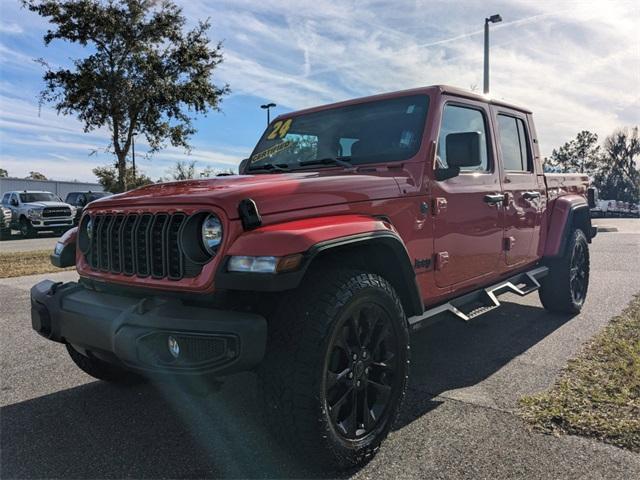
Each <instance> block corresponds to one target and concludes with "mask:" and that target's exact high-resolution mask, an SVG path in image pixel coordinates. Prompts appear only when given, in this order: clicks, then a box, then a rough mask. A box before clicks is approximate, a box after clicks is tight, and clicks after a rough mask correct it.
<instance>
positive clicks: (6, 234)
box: [0, 228, 11, 240]
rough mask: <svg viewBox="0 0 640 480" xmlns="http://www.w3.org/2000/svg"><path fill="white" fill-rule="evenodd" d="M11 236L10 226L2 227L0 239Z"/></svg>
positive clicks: (6, 238) (7, 238)
mask: <svg viewBox="0 0 640 480" xmlns="http://www.w3.org/2000/svg"><path fill="white" fill-rule="evenodd" d="M10 238H11V229H10V228H0V240H9V239H10Z"/></svg>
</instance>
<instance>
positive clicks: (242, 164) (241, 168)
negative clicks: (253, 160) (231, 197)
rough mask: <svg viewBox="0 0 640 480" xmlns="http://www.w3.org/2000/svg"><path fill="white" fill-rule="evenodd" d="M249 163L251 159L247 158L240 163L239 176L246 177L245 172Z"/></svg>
mask: <svg viewBox="0 0 640 480" xmlns="http://www.w3.org/2000/svg"><path fill="white" fill-rule="evenodd" d="M248 163H249V159H248V158H245V159H244V160H242V161H241V162H240V165H238V174H239V175H244V170H245V168H247V164H248Z"/></svg>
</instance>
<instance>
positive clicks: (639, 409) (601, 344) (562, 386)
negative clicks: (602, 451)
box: [519, 294, 640, 452]
mask: <svg viewBox="0 0 640 480" xmlns="http://www.w3.org/2000/svg"><path fill="white" fill-rule="evenodd" d="M519 410H520V413H521V415H522V416H523V417H524V418H525V419H526V420H527V421H528V422H530V423H531V424H532V425H533V426H534V428H535V429H537V430H541V431H545V432H548V433H553V434H559V433H568V434H573V435H581V436H585V437H591V438H595V439H598V440H601V441H603V442H606V443H610V444H613V445H616V446H618V447H622V448H626V449H629V450H631V451H634V452H640V294H638V295H636V296H635V298H634V300H633V301H632V302H631V303H630V304H629V306H628V307H627V308H626V309H625V310H624V312H623V313H622V314H621V315H619V316H617V317H615V318H613V319H612V320H611V322H610V323H609V325H608V326H607V327H606V328H605V329H604V330H603V331H602V332H601V333H600V334H598V335H596V336H595V337H594V338H593V339H592V340H591V341H589V342H588V343H587V344H586V345H585V346H584V348H583V349H582V351H581V352H580V354H579V355H578V356H577V357H576V358H574V359H572V360H570V361H569V363H568V365H567V367H566V368H565V369H564V370H563V372H562V373H561V375H560V376H559V378H558V380H557V381H556V383H555V385H554V386H553V387H552V388H551V390H549V391H547V392H543V393H539V394H536V395H532V396H527V397H524V398H522V399H521V400H520V409H519Z"/></svg>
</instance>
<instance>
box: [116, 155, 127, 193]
mask: <svg viewBox="0 0 640 480" xmlns="http://www.w3.org/2000/svg"><path fill="white" fill-rule="evenodd" d="M118 189H119V190H120V192H126V191H127V156H126V154H125V153H124V152H120V154H119V155H118Z"/></svg>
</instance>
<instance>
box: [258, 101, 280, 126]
mask: <svg viewBox="0 0 640 480" xmlns="http://www.w3.org/2000/svg"><path fill="white" fill-rule="evenodd" d="M275 106H276V104H275V103H265V104H264V105H260V108H262V109H263V110H266V111H267V125H269V124H270V123H271V115H270V114H269V110H271V108H273V107H275Z"/></svg>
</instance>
